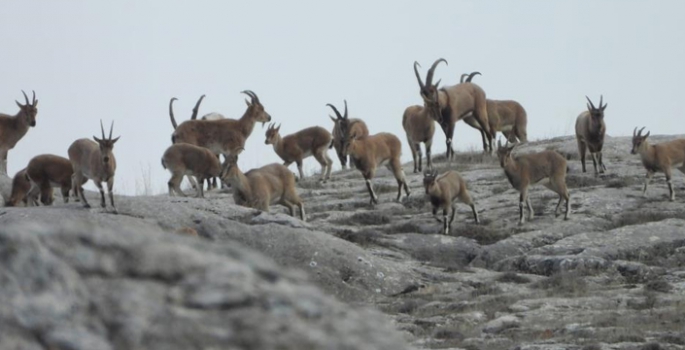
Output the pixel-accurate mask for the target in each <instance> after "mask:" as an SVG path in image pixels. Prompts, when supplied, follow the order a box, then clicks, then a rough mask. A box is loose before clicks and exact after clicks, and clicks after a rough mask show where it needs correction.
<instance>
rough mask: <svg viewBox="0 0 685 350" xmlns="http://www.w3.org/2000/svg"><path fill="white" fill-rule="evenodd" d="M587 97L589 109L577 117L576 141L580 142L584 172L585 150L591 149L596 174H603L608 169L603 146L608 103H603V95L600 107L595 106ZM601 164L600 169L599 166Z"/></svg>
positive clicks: (579, 150) (579, 149)
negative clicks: (604, 160) (605, 114)
mask: <svg viewBox="0 0 685 350" xmlns="http://www.w3.org/2000/svg"><path fill="white" fill-rule="evenodd" d="M585 98H586V99H587V102H588V104H587V111H584V112H583V113H580V115H579V116H578V118H576V141H577V142H578V153H580V163H581V164H582V165H583V172H585V152H586V151H588V150H589V151H590V157H591V158H592V165H593V166H594V168H595V176H597V175H598V174H603V173H604V171H605V170H606V167H605V166H604V162H603V161H602V146H604V134H606V129H607V128H606V125H605V124H604V109H606V108H607V105H606V104H605V105H602V99H603V98H602V96H600V97H599V107H595V105H594V104H592V101H590V98H589V97H587V96H585ZM598 166H599V171H597V167H598Z"/></svg>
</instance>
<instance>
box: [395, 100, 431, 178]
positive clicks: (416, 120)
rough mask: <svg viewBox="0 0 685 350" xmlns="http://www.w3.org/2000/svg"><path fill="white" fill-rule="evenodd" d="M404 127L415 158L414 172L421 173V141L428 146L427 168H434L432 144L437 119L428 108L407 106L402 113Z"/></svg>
mask: <svg viewBox="0 0 685 350" xmlns="http://www.w3.org/2000/svg"><path fill="white" fill-rule="evenodd" d="M402 127H403V128H404V131H405V132H406V133H407V143H409V148H410V149H411V156H412V158H413V159H414V173H420V172H421V170H422V169H421V165H422V164H421V163H422V157H423V156H422V155H421V142H423V144H424V145H425V146H426V168H427V169H433V162H432V161H431V146H432V145H433V134H435V121H434V120H433V118H431V116H430V113H429V112H428V110H427V109H425V108H423V106H419V105H415V106H409V107H407V109H405V110H404V115H402Z"/></svg>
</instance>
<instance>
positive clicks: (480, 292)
mask: <svg viewBox="0 0 685 350" xmlns="http://www.w3.org/2000/svg"><path fill="white" fill-rule="evenodd" d="M501 293H502V288H500V287H498V286H496V285H495V284H492V283H479V284H478V285H476V288H475V289H474V290H472V291H471V296H472V297H474V298H477V297H479V296H485V295H497V294H501Z"/></svg>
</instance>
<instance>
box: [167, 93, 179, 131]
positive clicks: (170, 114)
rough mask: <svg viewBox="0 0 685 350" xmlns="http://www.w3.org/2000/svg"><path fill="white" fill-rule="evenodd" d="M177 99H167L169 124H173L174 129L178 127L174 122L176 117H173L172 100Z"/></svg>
mask: <svg viewBox="0 0 685 350" xmlns="http://www.w3.org/2000/svg"><path fill="white" fill-rule="evenodd" d="M176 100H178V99H177V98H176V97H172V98H171V101H169V117H170V118H171V125H173V127H174V130H176V128H177V127H178V125H177V124H176V118H174V101H176Z"/></svg>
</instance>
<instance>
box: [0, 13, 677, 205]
mask: <svg viewBox="0 0 685 350" xmlns="http://www.w3.org/2000/svg"><path fill="white" fill-rule="evenodd" d="M683 23H685V1H678V0H675V1H629V0H615V1H608V0H607V1H597V0H592V1H563V2H562V1H542V0H540V1H509V0H502V1H482V0H477V1H454V0H451V1H404V0H393V1H356V0H355V1H336V2H331V1H169V0H164V1H162V0H157V1H152V0H151V1H128V0H126V1H26V0H5V1H3V4H2V11H0V32H1V33H3V34H2V35H0V49H1V50H2V54H1V57H2V58H1V59H0V82H1V83H0V111H1V112H3V113H8V114H14V113H16V112H17V107H16V105H15V104H14V100H15V99H16V100H19V101H22V99H23V97H22V95H21V89H24V90H26V91H27V93H28V94H29V96H30V91H31V90H35V91H36V95H37V97H38V99H39V100H40V104H39V113H38V116H37V125H36V127H35V128H32V129H31V130H29V132H28V134H27V135H26V136H25V137H24V138H23V139H22V140H21V141H20V142H19V143H18V145H17V146H16V147H15V148H14V150H12V151H10V153H9V166H8V167H9V172H10V174H11V175H13V174H14V173H15V172H16V171H18V170H20V169H21V168H23V167H24V166H25V165H26V164H27V163H28V161H29V160H30V159H31V158H32V157H33V156H35V155H38V154H42V153H53V154H57V155H61V156H65V157H66V156H67V148H68V147H69V145H70V144H71V143H72V142H73V141H74V140H76V139H78V138H82V137H92V136H93V135H99V132H100V130H99V128H100V126H99V121H100V119H102V120H103V121H104V123H105V125H106V126H107V125H109V123H110V121H112V120H114V121H115V123H114V124H115V125H114V134H115V136H118V135H121V139H120V140H119V142H118V143H117V144H116V147H115V150H114V152H115V155H116V157H117V163H118V169H117V176H116V181H115V192H116V193H119V194H135V193H136V192H140V191H142V180H143V177H144V176H143V173H144V172H148V169H150V177H151V181H152V187H153V188H152V190H153V191H155V192H161V191H166V181H167V180H168V178H169V174H168V172H166V171H165V170H164V169H162V167H161V165H160V158H161V156H162V154H163V153H164V150H165V149H166V148H167V147H168V146H169V145H170V143H171V140H170V136H171V133H172V126H171V123H170V122H169V116H168V112H167V107H168V102H169V99H170V98H171V97H177V98H179V101H178V102H177V103H176V105H175V107H176V117H177V120H179V122H180V121H183V120H185V119H188V118H189V117H190V111H191V109H192V107H193V105H194V103H195V101H196V100H197V98H198V97H199V96H200V95H201V94H206V95H207V97H206V98H205V100H204V102H203V104H202V107H201V110H200V114H205V113H209V112H220V113H222V114H224V115H226V116H227V117H231V118H239V117H240V116H241V115H242V114H243V111H244V110H245V103H244V102H243V98H244V95H241V94H240V91H241V90H245V89H252V90H254V91H255V92H256V93H257V94H258V95H259V97H260V99H261V101H262V103H263V104H264V106H265V108H266V110H267V111H268V112H269V113H270V114H271V116H272V117H273V119H274V121H276V122H279V123H282V127H281V132H282V133H284V134H288V133H291V132H294V131H297V130H300V129H302V128H305V127H309V126H314V125H320V126H323V127H325V128H326V129H329V130H330V129H331V128H332V122H331V121H330V120H329V119H328V114H329V113H330V110H329V109H328V108H327V107H325V104H326V103H333V104H336V105H340V106H341V107H342V101H343V99H347V101H348V103H349V109H350V116H351V117H357V118H362V119H364V120H365V121H366V123H367V125H368V126H369V130H370V132H371V133H377V132H381V131H386V132H392V133H394V134H396V135H397V136H398V137H400V139H401V140H402V141H403V145H402V147H403V160H405V161H408V160H411V152H410V151H409V148H408V147H407V145H406V141H405V136H404V131H403V129H402V125H401V119H402V113H403V111H404V109H405V108H406V107H407V106H410V105H413V104H421V98H420V96H419V89H418V85H417V82H416V79H415V77H414V74H413V71H412V65H413V62H414V61H415V60H417V61H419V62H420V63H421V64H422V65H423V67H424V68H427V67H428V66H430V64H431V63H432V62H433V61H434V60H436V59H437V58H440V57H444V58H445V59H447V61H448V62H449V66H444V65H441V66H440V67H439V68H438V69H437V70H436V79H442V81H443V83H444V84H455V83H457V82H458V79H459V76H460V74H461V73H463V72H471V71H474V70H478V71H480V72H482V73H483V75H482V76H480V77H477V78H476V79H475V80H474V81H475V82H476V83H477V84H479V85H480V86H481V87H482V88H483V89H484V90H485V92H486V94H487V96H488V98H492V99H515V100H517V101H519V102H520V103H521V104H522V105H523V106H524V107H525V108H526V110H527V112H528V120H529V122H528V135H529V137H530V138H531V139H533V140H535V139H541V138H548V137H553V136H560V135H570V134H572V133H573V125H574V124H573V123H574V121H575V118H576V116H577V115H578V114H579V113H580V112H582V111H583V109H584V108H585V97H584V96H585V95H588V96H590V97H591V98H592V99H593V100H594V101H597V100H598V99H599V95H600V94H604V101H605V102H607V103H608V104H609V107H608V108H607V110H606V117H605V118H606V123H607V133H608V134H609V135H611V136H617V135H629V134H630V133H631V132H632V130H633V128H634V127H635V126H638V125H640V126H647V128H648V129H650V130H651V131H652V134H655V133H657V134H659V133H683V132H685V130H684V129H683V122H682V121H683V118H684V117H685V104H684V102H683V101H684V97H683V96H685V94H684V92H685V91H684V90H683V88H682V82H683V81H685V68H683V67H684V64H685V27H684V26H683ZM265 130H266V129H261V125H258V126H257V127H256V128H255V131H254V133H253V134H252V136H251V137H250V139H249V140H248V142H247V145H246V147H245V149H246V150H245V152H244V153H243V156H242V158H241V160H240V165H241V166H242V168H243V170H244V171H246V170H247V169H249V168H252V167H256V166H260V165H263V164H267V163H270V162H275V161H278V162H280V159H279V158H278V157H277V156H276V154H275V153H274V151H273V149H272V148H271V146H266V145H264V132H265ZM454 142H455V145H456V147H457V149H461V150H463V149H468V148H473V147H476V146H477V147H480V134H479V133H478V132H477V131H475V130H473V129H471V128H470V127H468V126H466V125H465V124H463V123H459V125H458V127H457V129H456V133H455V141H454ZM434 144H435V145H436V146H435V147H434V153H441V152H444V150H445V145H444V136H443V134H442V131H441V130H440V129H438V130H436V140H435V141H434ZM627 151H628V146H627V145H626V152H627ZM330 156H331V158H333V159H334V160H335V169H338V168H339V167H340V164H339V163H338V160H337V157H336V156H335V154H334V152H333V151H332V150H331V152H330ZM292 167H293V169H292V170H295V167H294V165H293V166H292ZM305 168H306V169H309V170H310V171H312V170H314V169H316V170H317V171H318V168H319V166H318V164H316V163H315V162H314V160H313V159H311V158H310V159H309V160H308V161H307V162H306V163H305ZM88 187H89V188H94V187H92V185H89V186H88Z"/></svg>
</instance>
